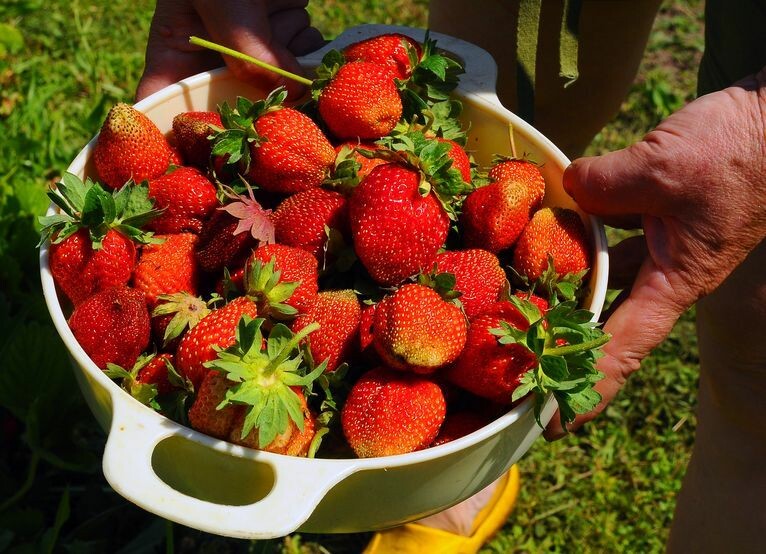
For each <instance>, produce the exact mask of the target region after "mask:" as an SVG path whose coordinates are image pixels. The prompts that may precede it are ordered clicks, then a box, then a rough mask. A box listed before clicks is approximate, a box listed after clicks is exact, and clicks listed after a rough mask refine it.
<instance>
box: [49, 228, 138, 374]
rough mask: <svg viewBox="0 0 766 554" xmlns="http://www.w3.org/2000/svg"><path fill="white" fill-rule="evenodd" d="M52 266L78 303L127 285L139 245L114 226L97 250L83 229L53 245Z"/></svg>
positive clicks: (53, 273) (52, 269) (64, 289)
mask: <svg viewBox="0 0 766 554" xmlns="http://www.w3.org/2000/svg"><path fill="white" fill-rule="evenodd" d="M50 266H51V273H52V275H53V279H54V280H55V281H56V284H57V285H58V286H59V287H60V288H61V290H62V291H63V292H64V294H66V296H67V298H69V299H70V300H71V301H72V303H73V304H74V305H75V306H76V305H78V304H80V303H81V302H82V301H83V300H85V299H86V298H88V297H89V296H91V295H92V294H94V293H96V292H98V291H101V290H105V289H107V288H109V287H114V286H119V285H127V284H128V281H129V280H130V276H131V274H132V272H133V268H134V267H135V266H136V247H135V244H134V243H133V241H132V240H130V239H129V238H127V237H126V236H125V235H123V234H121V233H120V232H119V231H115V230H114V229H111V230H109V231H108V232H107V233H106V236H105V237H104V240H103V242H102V243H101V248H99V249H98V250H94V249H93V243H92V241H91V238H90V236H89V234H88V231H87V229H80V230H79V231H77V232H76V233H75V234H73V235H70V236H69V237H68V238H67V239H66V240H64V241H62V242H60V243H56V242H54V243H52V244H51V247H50ZM127 367H130V365H128V366H127Z"/></svg>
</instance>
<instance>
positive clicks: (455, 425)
mask: <svg viewBox="0 0 766 554" xmlns="http://www.w3.org/2000/svg"><path fill="white" fill-rule="evenodd" d="M490 421H491V420H490V419H488V418H487V417H485V416H483V415H481V414H478V413H476V412H472V411H468V410H465V411H462V412H455V413H454V414H449V415H448V416H447V418H446V419H445V420H444V423H443V424H442V426H441V429H440V430H439V435H438V436H437V437H436V439H434V442H433V443H431V446H439V445H441V444H447V443H448V442H452V441H454V440H457V439H459V438H461V437H464V436H466V435H469V434H471V433H473V432H474V431H478V430H479V429H481V428H482V427H484V426H485V425H487V424H488V423H489V422H490Z"/></svg>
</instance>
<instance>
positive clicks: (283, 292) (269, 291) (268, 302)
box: [243, 256, 300, 319]
mask: <svg viewBox="0 0 766 554" xmlns="http://www.w3.org/2000/svg"><path fill="white" fill-rule="evenodd" d="M243 282H244V285H245V294H246V295H247V296H249V297H251V298H253V300H254V301H255V303H256V304H257V306H258V313H259V314H261V313H262V314H269V315H270V316H272V317H274V318H277V319H289V318H292V317H295V316H296V315H297V314H298V310H296V309H295V308H294V307H293V306H290V305H289V304H285V302H286V301H287V300H289V299H290V297H291V296H292V295H293V293H294V292H295V289H297V288H298V285H300V281H282V272H281V271H280V270H278V269H276V258H275V257H274V256H272V257H271V260H269V262H268V263H263V262H262V261H261V260H258V259H253V260H252V262H250V263H248V264H247V265H246V266H245V274H244V281H243Z"/></svg>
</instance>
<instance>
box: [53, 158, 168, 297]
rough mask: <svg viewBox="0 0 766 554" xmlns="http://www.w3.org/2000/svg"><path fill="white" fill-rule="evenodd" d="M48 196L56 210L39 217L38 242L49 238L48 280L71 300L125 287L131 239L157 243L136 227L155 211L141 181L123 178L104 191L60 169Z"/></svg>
mask: <svg viewBox="0 0 766 554" xmlns="http://www.w3.org/2000/svg"><path fill="white" fill-rule="evenodd" d="M48 197H49V198H50V199H51V200H52V201H53V203H54V204H56V205H57V206H58V207H59V208H60V210H61V213H57V214H54V215H50V216H44V217H41V218H40V223H41V225H42V226H43V228H42V231H41V240H40V244H42V243H43V242H45V241H47V240H50V241H51V245H50V251H49V253H50V268H51V273H52V275H53V279H54V280H55V282H56V284H57V285H58V286H59V287H60V288H61V290H62V291H63V292H64V294H65V295H66V296H67V298H69V299H70V300H71V301H72V303H73V304H75V305H77V304H79V303H80V302H82V301H83V300H85V299H86V298H88V297H89V296H91V295H92V294H94V293H96V292H98V291H101V290H104V289H106V288H109V287H113V286H118V285H125V284H127V283H128V281H129V280H130V276H131V274H132V273H133V269H134V268H135V266H136V246H135V243H136V242H138V243H143V244H147V243H152V242H158V241H157V239H155V238H153V237H152V234H151V233H146V232H144V231H142V230H141V228H142V227H143V226H145V225H146V224H147V222H149V221H150V220H151V219H152V218H154V217H156V216H157V215H158V214H159V213H160V212H159V211H158V210H156V209H154V207H153V205H152V202H151V200H150V199H149V197H148V191H147V188H146V186H145V185H134V184H133V183H132V182H128V183H127V184H125V185H124V186H123V187H122V188H120V189H119V190H117V191H110V192H107V191H105V190H104V189H103V188H102V187H101V185H99V184H98V183H94V182H93V181H91V180H90V179H88V180H87V181H86V182H85V183H83V182H82V181H81V180H80V178H79V177H77V176H75V175H73V174H71V173H65V174H64V176H63V177H62V179H61V182H59V183H58V184H57V188H56V189H55V190H51V191H49V192H48Z"/></svg>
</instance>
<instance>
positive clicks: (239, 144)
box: [211, 87, 287, 173]
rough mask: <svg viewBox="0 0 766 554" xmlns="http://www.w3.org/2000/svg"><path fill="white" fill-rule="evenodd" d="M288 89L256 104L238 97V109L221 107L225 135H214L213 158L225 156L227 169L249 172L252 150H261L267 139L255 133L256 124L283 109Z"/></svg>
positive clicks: (276, 92)
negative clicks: (259, 119) (256, 148)
mask: <svg viewBox="0 0 766 554" xmlns="http://www.w3.org/2000/svg"><path fill="white" fill-rule="evenodd" d="M286 98H287V89H285V87H279V88H277V89H274V90H273V91H271V93H270V94H269V95H268V96H267V97H266V98H264V99H262V100H257V101H256V102H253V101H252V100H248V99H247V98H244V97H242V96H239V97H237V101H236V103H235V105H234V106H233V107H232V106H229V104H228V102H224V103H223V104H221V105H220V106H219V107H218V113H219V114H220V115H221V123H222V124H223V131H221V132H218V133H216V134H215V136H214V138H213V139H212V141H213V147H212V151H211V155H212V156H223V157H224V158H225V159H226V165H228V166H233V165H238V166H239V167H240V168H241V169H242V172H243V173H247V171H248V170H249V169H250V158H251V156H250V148H251V146H258V145H259V144H262V143H263V142H265V141H266V140H267V139H266V138H265V137H262V136H261V135H259V134H258V132H257V131H256V130H255V122H256V120H257V119H258V118H259V117H261V116H262V115H265V114H267V113H270V112H273V111H276V110H280V109H282V108H283V107H284V101H285V99H286Z"/></svg>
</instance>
